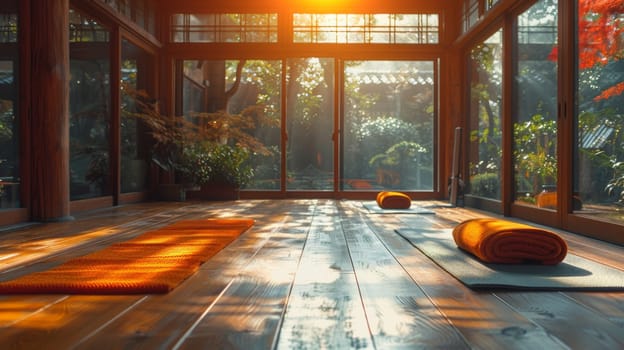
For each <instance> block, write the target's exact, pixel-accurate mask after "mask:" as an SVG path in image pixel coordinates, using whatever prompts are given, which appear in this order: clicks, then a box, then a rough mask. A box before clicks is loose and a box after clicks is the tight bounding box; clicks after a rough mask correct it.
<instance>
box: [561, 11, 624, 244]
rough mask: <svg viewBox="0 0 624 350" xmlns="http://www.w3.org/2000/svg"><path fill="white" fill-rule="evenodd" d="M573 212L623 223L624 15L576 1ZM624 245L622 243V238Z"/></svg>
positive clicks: (621, 12)
mask: <svg viewBox="0 0 624 350" xmlns="http://www.w3.org/2000/svg"><path fill="white" fill-rule="evenodd" d="M577 5H578V6H577V21H576V22H575V24H576V31H577V33H578V35H576V39H577V41H576V43H575V44H576V53H577V55H576V60H575V61H576V93H575V96H576V97H577V100H576V101H575V102H576V103H575V107H576V109H575V115H574V144H573V147H574V156H573V159H574V161H573V163H574V166H573V169H574V170H573V178H574V181H573V189H574V193H573V194H574V197H573V200H574V203H575V205H574V207H573V208H572V209H573V211H574V213H576V214H579V215H582V216H585V217H588V218H591V219H595V220H599V221H604V222H609V223H615V224H619V225H621V224H624V214H623V210H622V208H624V59H623V58H624V46H623V45H622V38H623V37H624V12H623V11H622V5H621V1H612V2H597V1H591V0H579V1H578V2H577ZM620 240H621V238H620Z"/></svg>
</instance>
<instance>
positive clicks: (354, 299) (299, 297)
mask: <svg viewBox="0 0 624 350" xmlns="http://www.w3.org/2000/svg"><path fill="white" fill-rule="evenodd" d="M340 221H341V218H340V217H339V215H337V210H336V207H335V205H333V204H332V205H324V206H319V208H318V209H317V211H316V213H315V216H314V220H313V221H312V223H311V227H310V233H309V234H308V239H307V241H306V244H305V249H304V251H303V255H302V257H301V262H300V264H299V268H298V270H297V275H296V278H295V281H294V285H293V288H292V292H291V293H290V297H289V299H288V308H287V310H286V314H285V315H284V321H283V323H282V326H281V332H280V336H279V340H278V342H277V347H276V349H306V348H320V349H331V348H333V349H365V348H371V347H372V346H373V344H372V339H371V336H370V332H369V329H368V323H367V321H366V316H365V313H364V309H363V306H362V301H361V298H360V293H359V290H358V287H357V283H356V281H355V275H354V271H353V266H352V264H351V261H350V259H349V252H348V250H347V245H346V240H345V237H344V234H343V232H342V227H341V222H340Z"/></svg>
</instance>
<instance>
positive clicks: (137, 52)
mask: <svg viewBox="0 0 624 350" xmlns="http://www.w3.org/2000/svg"><path fill="white" fill-rule="evenodd" d="M149 60H150V56H149V55H148V54H147V53H146V52H144V51H143V50H141V49H140V48H138V47H137V46H136V45H133V44H132V43H130V42H129V41H127V40H123V42H122V52H121V80H122V83H123V85H122V94H121V99H122V100H121V192H122V193H127V192H138V191H144V190H146V189H147V169H148V166H149V161H148V150H147V149H146V145H147V134H146V130H145V127H144V126H143V125H142V124H141V123H140V120H139V119H138V118H135V117H133V115H132V113H136V112H139V113H141V112H142V111H140V110H138V108H137V106H136V104H135V102H134V100H133V99H132V98H130V96H128V95H127V94H124V93H123V92H124V90H123V88H130V89H134V90H141V91H145V89H146V87H147V81H146V79H147V77H146V75H148V74H149V72H148V71H147V69H148V67H149V66H150V63H149ZM146 102H147V103H152V102H153V101H146Z"/></svg>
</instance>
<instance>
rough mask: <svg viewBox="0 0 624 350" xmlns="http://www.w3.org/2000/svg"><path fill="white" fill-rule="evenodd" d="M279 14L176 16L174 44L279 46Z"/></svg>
mask: <svg viewBox="0 0 624 350" xmlns="http://www.w3.org/2000/svg"><path fill="white" fill-rule="evenodd" d="M277 22H278V20H277V14H276V13H215V14H210V13H209V14H192V13H183V14H174V15H172V16H171V40H172V41H173V42H204V43H213V42H218V43H254V42H255V43H275V42H277Z"/></svg>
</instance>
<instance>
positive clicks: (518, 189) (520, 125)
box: [512, 0, 558, 209]
mask: <svg viewBox="0 0 624 350" xmlns="http://www.w3.org/2000/svg"><path fill="white" fill-rule="evenodd" d="M515 35H516V43H515V45H516V47H515V49H514V57H513V64H514V70H515V72H514V74H515V76H514V79H513V81H514V89H513V91H514V92H513V93H514V98H513V99H512V106H513V107H512V108H513V114H512V118H513V135H514V143H513V146H514V149H513V155H514V158H513V160H514V171H515V174H514V175H515V177H514V179H515V191H514V195H515V198H514V199H515V201H516V202H520V203H522V204H526V205H531V206H537V207H538V208H548V209H556V207H557V193H556V188H557V103H558V101H557V86H558V83H557V61H556V60H553V59H552V58H553V56H552V53H553V51H556V48H557V0H540V1H538V2H537V3H535V5H533V6H532V7H530V8H529V9H528V10H526V11H525V12H524V13H522V14H520V15H519V16H518V19H517V32H516V33H515Z"/></svg>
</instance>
